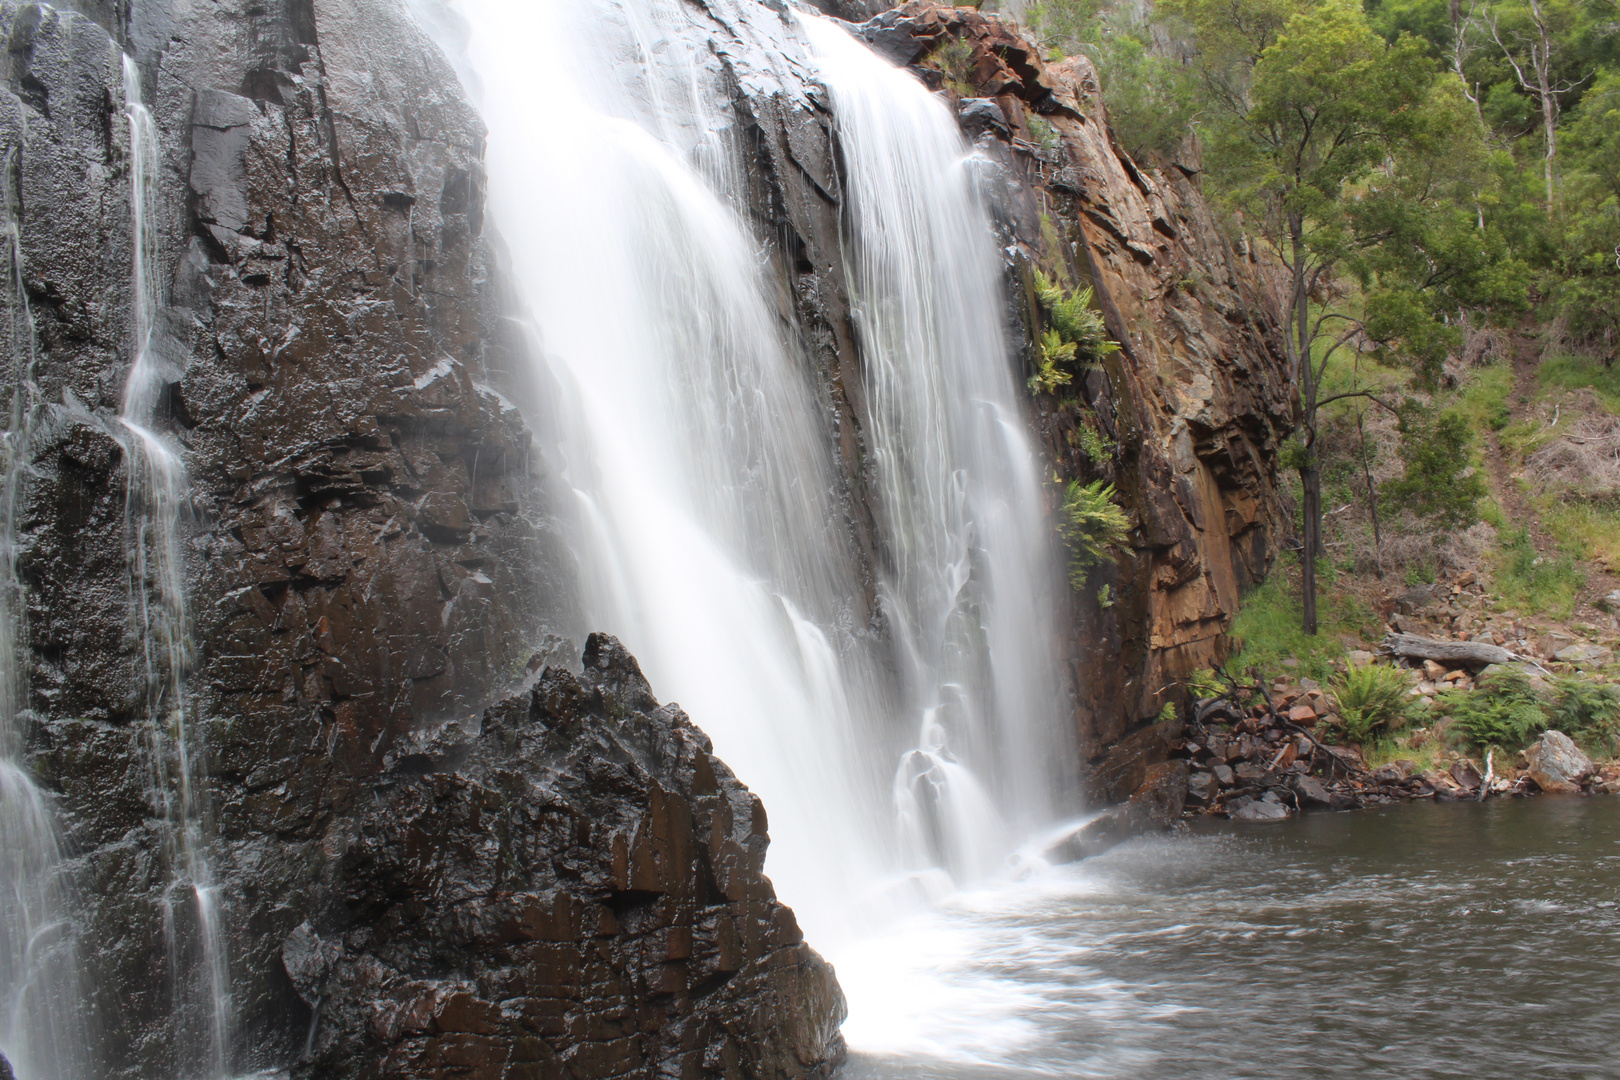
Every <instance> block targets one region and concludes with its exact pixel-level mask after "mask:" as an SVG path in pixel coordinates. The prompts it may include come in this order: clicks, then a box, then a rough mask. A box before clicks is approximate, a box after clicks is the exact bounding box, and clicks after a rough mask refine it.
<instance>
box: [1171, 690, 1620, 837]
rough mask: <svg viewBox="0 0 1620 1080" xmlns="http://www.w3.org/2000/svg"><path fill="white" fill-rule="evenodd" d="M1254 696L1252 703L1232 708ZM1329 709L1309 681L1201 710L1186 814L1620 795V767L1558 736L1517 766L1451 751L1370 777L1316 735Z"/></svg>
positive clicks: (1256, 816) (1257, 816)
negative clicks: (1488, 797) (1435, 760)
mask: <svg viewBox="0 0 1620 1080" xmlns="http://www.w3.org/2000/svg"><path fill="white" fill-rule="evenodd" d="M1450 674H1452V673H1444V674H1443V675H1442V678H1449V676H1450ZM1457 681H1458V682H1463V681H1468V678H1467V676H1466V675H1464V677H1463V679H1461V680H1457ZM1251 695H1253V696H1256V697H1258V698H1259V701H1258V703H1257V704H1255V705H1252V706H1249V707H1247V708H1243V707H1240V706H1239V705H1237V704H1235V702H1234V699H1236V700H1238V701H1241V700H1244V699H1247V698H1249V697H1250V696H1251ZM1332 710H1333V703H1332V700H1331V698H1329V697H1328V695H1327V694H1326V693H1324V692H1323V690H1322V688H1321V686H1320V685H1318V684H1317V683H1316V682H1315V681H1314V680H1312V679H1309V678H1302V679H1299V680H1298V681H1297V682H1293V683H1290V682H1288V681H1286V680H1277V681H1276V682H1275V683H1273V684H1271V686H1270V687H1266V686H1264V685H1260V684H1249V685H1239V686H1238V687H1237V688H1235V689H1234V691H1233V692H1232V694H1231V695H1230V696H1228V697H1218V698H1210V699H1205V700H1202V701H1199V702H1197V703H1196V704H1195V705H1194V707H1193V717H1192V720H1191V722H1190V723H1189V724H1188V725H1187V729H1186V733H1185V737H1184V739H1183V740H1182V742H1181V744H1180V746H1179V748H1178V751H1177V752H1178V753H1179V755H1180V756H1181V757H1182V758H1185V760H1186V761H1187V764H1188V770H1189V771H1188V778H1187V810H1188V811H1190V812H1193V813H1208V814H1218V815H1225V816H1227V817H1229V818H1231V819H1232V820H1234V821H1255V822H1259V821H1280V820H1282V819H1284V818H1287V817H1290V816H1292V815H1294V814H1296V813H1300V812H1303V811H1308V810H1352V809H1357V808H1360V807H1365V806H1374V805H1379V804H1386V803H1395V802H1409V801H1412V800H1416V799H1435V800H1437V801H1440V802H1451V801H1454V800H1458V799H1479V798H1483V797H1484V795H1485V794H1498V795H1530V794H1535V793H1537V792H1543V791H1544V792H1549V793H1559V794H1572V793H1576V792H1587V793H1592V794H1615V793H1620V763H1615V764H1611V765H1607V766H1604V767H1602V768H1601V769H1600V768H1598V767H1597V766H1595V765H1593V763H1592V762H1591V761H1590V760H1589V759H1588V758H1587V757H1586V755H1585V754H1583V753H1581V751H1580V749H1579V748H1578V747H1576V745H1575V743H1574V742H1573V741H1572V740H1571V739H1570V738H1569V737H1568V736H1566V735H1564V734H1563V733H1561V732H1557V731H1549V732H1546V733H1545V734H1544V735H1543V736H1542V737H1541V740H1540V741H1539V742H1537V743H1535V744H1534V745H1532V746H1531V747H1530V748H1529V749H1528V750H1526V751H1525V752H1524V753H1523V754H1521V755H1520V762H1519V763H1509V762H1502V761H1491V762H1489V763H1488V764H1482V763H1481V762H1479V761H1478V760H1476V759H1474V758H1471V757H1467V756H1464V755H1460V754H1455V753H1447V754H1445V755H1443V761H1442V763H1441V765H1440V766H1437V767H1435V768H1431V769H1428V770H1426V771H1422V770H1420V767H1419V766H1418V765H1417V763H1416V762H1413V761H1408V760H1398V761H1394V762H1390V763H1389V764H1386V765H1381V766H1379V767H1378V768H1376V769H1369V768H1367V765H1366V762H1365V760H1364V759H1363V757H1362V753H1361V750H1360V748H1359V747H1356V746H1354V745H1346V746H1334V745H1330V744H1328V743H1327V742H1325V741H1324V739H1323V738H1322V736H1321V735H1320V734H1319V732H1321V731H1322V729H1324V728H1327V727H1329V726H1330V725H1331V724H1333V723H1335V722H1336V721H1337V719H1338V718H1337V717H1336V716H1335V715H1334V713H1333V711H1332ZM1411 737H1412V738H1413V739H1415V740H1416V741H1417V745H1418V746H1422V745H1423V743H1424V741H1425V740H1426V739H1432V738H1435V737H1437V735H1436V734H1435V733H1434V732H1432V731H1430V730H1429V729H1426V728H1419V729H1417V730H1416V731H1414V732H1413V733H1412V736H1411ZM1482 788H1484V789H1485V791H1484V792H1483V793H1482V790H1481V789H1482Z"/></svg>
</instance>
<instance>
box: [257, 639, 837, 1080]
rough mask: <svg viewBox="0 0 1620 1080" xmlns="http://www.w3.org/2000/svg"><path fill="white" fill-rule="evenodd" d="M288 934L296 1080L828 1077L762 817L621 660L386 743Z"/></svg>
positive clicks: (613, 652)
mask: <svg viewBox="0 0 1620 1080" xmlns="http://www.w3.org/2000/svg"><path fill="white" fill-rule="evenodd" d="M372 791H373V793H374V798H372V799H368V800H367V802H366V804H365V806H364V807H363V808H360V809H359V810H358V811H357V813H356V814H355V815H354V817H353V818H352V819H351V820H350V822H349V823H348V825H347V826H346V829H345V842H344V843H345V846H344V849H343V850H342V851H341V853H336V854H335V855H334V857H333V858H332V859H331V860H330V862H329V863H328V865H327V867H326V868H325V870H324V872H323V874H322V875H321V879H320V883H319V886H318V892H319V894H320V896H321V900H320V901H319V902H317V903H316V904H314V905H312V910H311V911H310V918H309V921H307V922H304V923H302V924H300V925H299V926H298V927H296V928H295V929H294V930H293V931H292V933H290V934H289V935H288V936H287V938H286V939H285V941H284V943H283V945H282V961H283V964H284V965H285V967H286V970H287V973H288V975H289V977H290V978H291V980H292V982H293V984H294V985H295V986H296V987H297V990H298V993H299V995H300V996H301V997H302V998H303V1000H304V1001H305V1003H306V1004H308V1006H309V1007H310V1008H311V1009H313V1010H316V1011H317V1012H318V1013H319V1021H318V1023H319V1026H318V1028H316V1029H315V1032H314V1035H313V1039H312V1050H313V1054H312V1057H311V1058H310V1059H309V1061H307V1062H306V1063H305V1064H303V1065H301V1066H300V1067H299V1070H298V1075H312V1076H334V1077H335V1076H372V1077H377V1078H379V1080H381V1078H385V1077H387V1078H421V1080H428V1078H432V1077H440V1076H445V1075H463V1074H465V1075H475V1076H476V1075H488V1076H503V1077H519V1076H521V1077H529V1076H532V1077H552V1076H577V1077H587V1076H588V1077H603V1078H607V1077H643V1076H691V1077H697V1076H715V1077H777V1078H782V1080H788V1078H794V1077H822V1076H827V1075H829V1074H830V1071H831V1069H832V1067H833V1066H834V1065H835V1064H836V1063H837V1061H838V1060H839V1058H840V1056H841V1054H842V1045H843V1044H842V1039H841V1037H840V1036H839V1034H838V1025H839V1024H840V1023H841V1022H842V1020H843V1018H844V1003H843V996H842V994H841V993H840V991H839V989H838V984H837V982H836V981H835V980H834V978H833V973H832V969H831V968H830V967H829V966H828V965H827V964H826V962H825V961H823V960H822V959H821V958H820V957H819V956H817V955H816V953H815V952H814V950H812V949H811V948H810V947H809V946H808V945H806V944H805V943H804V938H803V935H802V934H801V933H800V932H799V927H798V924H797V923H796V922H795V921H794V918H793V913H792V912H791V911H789V910H788V909H787V908H786V907H784V906H783V905H782V904H780V903H778V902H777V900H776V896H775V894H774V892H773V891H772V889H771V884H770V881H769V880H768V879H766V877H765V876H764V871H763V867H764V861H765V847H766V843H767V838H766V833H765V810H764V807H763V806H761V805H760V802H759V800H758V799H757V798H755V797H754V796H753V795H752V794H751V793H750V792H749V791H748V789H747V788H745V787H743V786H742V785H741V784H740V783H738V782H737V780H736V778H735V777H733V776H732V775H731V772H730V770H729V769H727V768H726V766H725V765H724V764H723V763H722V762H720V761H719V760H718V759H717V758H715V757H714V756H713V754H712V753H711V748H710V745H709V741H708V739H707V738H706V737H705V736H704V735H703V733H702V732H701V731H699V730H698V729H697V728H695V727H694V726H692V724H691V722H690V721H689V720H687V718H686V716H685V714H683V713H682V712H681V711H680V709H679V708H677V707H676V706H673V705H662V706H661V705H659V704H658V703H657V701H656V700H655V699H654V698H653V695H652V692H651V691H650V689H649V688H648V686H647V683H646V681H645V680H644V679H643V678H642V676H641V671H640V669H639V668H638V667H637V666H636V662H635V661H634V660H633V659H632V658H631V657H630V656H629V655H628V654H627V653H625V651H624V650H623V648H622V647H621V646H620V645H619V643H618V642H617V641H615V640H614V639H612V638H609V637H604V636H598V635H593V636H592V637H591V638H590V639H589V641H588V642H587V643H586V646H585V655H584V662H583V669H582V672H581V674H580V675H578V676H575V675H573V674H570V673H569V672H568V671H566V670H563V669H558V668H547V669H546V670H545V672H544V674H543V675H542V676H541V678H540V679H539V681H538V683H537V684H536V685H535V687H534V688H533V689H532V690H530V691H528V692H527V693H525V694H522V695H520V696H518V697H514V698H511V699H508V700H506V701H504V702H502V703H501V704H499V705H497V706H495V707H493V708H491V709H490V710H488V711H487V712H485V713H484V716H483V720H482V723H481V725H479V726H478V727H477V729H476V730H468V728H467V727H466V726H464V725H462V724H457V723H451V724H448V725H445V726H443V727H440V728H436V729H434V730H432V731H431V732H424V733H422V734H419V735H417V736H415V737H414V738H412V739H410V740H407V741H405V742H403V743H401V744H399V745H397V746H396V747H395V748H394V750H393V751H392V752H391V754H390V755H389V760H388V766H387V768H386V769H385V770H384V772H383V773H382V774H381V775H380V776H379V777H378V778H377V779H376V780H375V781H374V783H373V786H372Z"/></svg>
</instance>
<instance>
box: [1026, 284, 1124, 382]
mask: <svg viewBox="0 0 1620 1080" xmlns="http://www.w3.org/2000/svg"><path fill="white" fill-rule="evenodd" d="M1035 296H1036V298H1037V299H1038V300H1039V301H1040V303H1041V307H1042V309H1043V310H1045V312H1046V317H1047V321H1048V322H1049V323H1050V327H1049V328H1048V329H1047V330H1046V331H1045V332H1044V333H1043V334H1042V335H1041V339H1040V341H1039V342H1038V350H1039V356H1038V358H1037V367H1036V371H1035V374H1034V376H1032V377H1031V378H1030V380H1029V388H1030V390H1031V391H1032V392H1035V393H1047V394H1053V393H1056V392H1057V390H1058V388H1059V387H1062V386H1067V385H1068V384H1069V382H1070V380H1071V379H1072V378H1073V377H1074V374H1075V373H1076V371H1078V370H1079V369H1080V368H1082V367H1085V366H1088V365H1092V364H1095V363H1097V362H1098V361H1099V360H1101V359H1102V358H1103V357H1105V356H1107V355H1108V354H1109V353H1112V352H1117V351H1118V350H1119V344H1118V343H1117V342H1113V341H1110V340H1108V327H1107V326H1106V325H1105V324H1104V323H1103V317H1102V312H1100V311H1098V310H1096V309H1095V308H1093V307H1092V306H1091V299H1092V291H1091V290H1090V289H1089V288H1087V289H1082V290H1080V291H1079V292H1078V293H1075V294H1073V295H1072V296H1071V295H1070V294H1069V293H1067V292H1066V291H1065V290H1064V289H1063V286H1061V285H1059V284H1058V283H1057V282H1055V281H1053V280H1052V279H1051V278H1049V277H1047V276H1046V275H1045V274H1044V273H1043V272H1042V271H1041V270H1040V268H1039V267H1037V268H1036V269H1035Z"/></svg>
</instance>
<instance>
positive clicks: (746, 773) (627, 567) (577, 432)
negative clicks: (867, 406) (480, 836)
mask: <svg viewBox="0 0 1620 1080" xmlns="http://www.w3.org/2000/svg"><path fill="white" fill-rule="evenodd" d="M461 8H462V10H463V11H465V12H466V13H467V14H468V15H470V16H471V18H472V21H473V24H474V26H475V28H476V29H477V30H478V31H479V33H478V34H477V37H476V38H475V41H474V50H475V51H474V61H475V63H476V66H477V70H478V74H479V79H480V82H481V83H482V88H483V99H484V100H483V107H484V110H485V115H486V119H487V121H488V122H489V124H490V126H491V130H492V139H491V145H490V151H489V154H490V164H491V194H492V204H493V209H494V211H495V213H496V214H497V215H498V218H499V222H500V228H501V231H502V235H503V237H504V238H505V239H506V241H507V242H508V244H509V246H510V248H511V251H512V258H513V261H514V264H515V270H516V275H517V278H518V280H519V282H520V284H521V285H522V287H523V289H524V292H525V295H526V298H527V300H528V301H529V303H530V305H531V307H532V310H533V312H534V315H535V319H536V322H537V325H538V332H539V336H540V338H541V339H542V348H543V350H544V354H545V356H546V359H547V361H548V363H549V364H550V366H551V369H552V371H553V372H554V374H555V376H556V378H557V380H558V382H559V383H561V385H562V386H563V387H564V390H565V393H566V394H567V395H568V397H569V400H568V401H567V402H566V404H565V407H564V408H562V409H560V410H559V412H561V413H562V414H563V415H564V417H565V418H566V424H567V427H566V430H564V431H563V432H562V433H561V438H562V443H563V447H564V454H565V456H566V470H565V478H566V480H567V482H568V483H569V484H571V485H572V487H573V489H574V493H575V496H576V498H577V510H578V520H579V535H578V541H577V544H576V547H577V550H578V554H579V557H580V562H581V566H582V571H583V579H584V587H585V592H586V594H587V595H586V606H587V611H588V615H589V618H590V620H591V623H592V625H593V626H596V627H601V628H610V629H611V630H612V631H613V632H615V633H617V634H620V635H621V636H622V637H623V638H624V639H625V640H626V643H627V644H628V645H629V646H630V647H631V648H632V650H633V651H634V652H635V653H636V654H637V655H638V656H639V657H640V658H641V661H642V663H643V665H644V666H645V667H646V669H647V673H648V675H649V677H650V678H651V679H652V681H653V684H654V685H655V686H658V687H659V688H660V689H661V690H662V691H663V692H664V693H666V694H667V695H669V696H670V697H671V698H673V699H675V700H678V701H680V702H681V704H682V705H684V706H685V707H686V708H687V709H688V710H690V711H691V712H692V713H693V715H694V716H698V717H701V720H702V723H703V726H704V727H705V729H706V730H707V731H708V732H709V733H710V734H711V735H712V736H713V738H714V739H715V742H716V744H717V747H718V748H719V749H720V752H721V753H722V754H723V755H724V756H725V758H726V760H727V761H728V762H729V763H730V764H731V765H732V766H733V767H734V768H735V769H736V770H737V772H738V773H739V775H741V776H742V777H744V778H745V779H746V780H747V782H749V783H750V784H752V785H754V787H755V788H756V790H758V791H760V792H761V793H763V794H764V795H765V797H766V798H767V800H768V803H769V806H770V811H771V815H772V835H773V838H774V846H773V852H774V854H773V863H772V870H773V876H774V877H775V878H776V880H777V883H778V886H779V887H780V888H781V891H782V893H783V894H784V895H785V896H789V897H792V898H794V899H795V901H796V902H798V903H799V904H800V907H801V910H802V911H803V912H804V913H805V914H806V916H808V917H809V918H810V919H811V920H812V921H815V919H816V918H817V913H818V912H827V911H836V910H838V909H839V907H841V906H842V905H843V903H844V902H845V901H846V900H847V898H848V897H849V896H850V895H851V894H852V893H853V892H857V891H859V890H860V889H863V888H865V887H867V885H869V884H870V882H872V881H873V880H875V879H876V878H877V876H878V875H880V874H881V873H882V872H883V870H884V868H885V867H886V866H887V865H889V864H890V862H891V861H892V859H891V854H890V848H891V847H892V841H891V839H890V838H889V837H888V836H886V835H885V832H886V830H882V829H875V828H873V827H872V823H873V821H874V820H876V819H877V818H878V817H879V816H880V815H882V814H884V805H883V804H884V801H885V797H886V793H884V792H883V791H882V788H881V775H882V771H883V770H875V769H873V768H872V765H873V764H874V761H873V758H872V755H871V754H869V753H867V752H866V751H867V749H868V747H867V743H868V741H869V739H870V733H869V732H868V731H867V730H865V726H866V725H867V724H869V723H870V718H871V717H872V715H873V714H874V712H875V711H876V701H877V700H878V699H879V698H880V697H881V694H880V692H879V691H877V690H875V689H874V685H875V682H876V680H875V679H873V678H871V677H870V676H869V675H864V674H863V673H862V667H863V665H866V664H868V663H869V657H868V656H866V655H864V654H863V651H862V650H863V648H865V647H866V646H864V645H863V643H862V642H861V633H862V631H861V629H860V627H858V626H857V625H855V623H856V620H855V618H854V616H853V614H852V611H851V606H852V599H853V598H854V597H855V596H856V595H857V592H858V580H857V576H856V570H855V567H854V560H853V557H852V555H851V553H850V551H849V548H848V544H847V540H846V538H845V537H844V536H843V535H842V533H841V532H840V529H839V525H838V523H839V520H840V518H841V514H840V512H839V509H838V506H837V504H836V502H835V499H834V495H833V491H834V482H833V466H832V459H831V453H830V451H829V449H828V446H829V440H828V438H827V434H826V432H825V431H824V430H823V421H822V419H821V417H820V415H819V412H818V410H817V408H816V406H815V397H814V394H813V390H812V387H811V386H810V383H809V380H808V377H807V375H806V366H805V365H803V364H801V363H799V362H798V358H797V357H796V356H795V355H794V354H793V352H792V351H791V348H790V343H789V341H788V339H787V337H786V335H785V334H784V331H783V326H782V323H781V321H780V319H779V317H778V316H777V314H776V312H775V311H774V309H773V308H772V307H771V306H770V305H769V303H768V302H767V299H766V295H765V291H764V282H763V279H762V274H761V270H762V266H763V262H762V259H763V255H762V252H761V251H760V249H759V248H758V246H757V245H756V244H755V243H754V242H753V241H752V240H750V239H749V238H748V237H747V235H746V234H745V232H744V230H743V228H742V226H741V223H740V221H739V219H738V216H737V214H736V212H735V211H734V210H733V209H732V207H731V206H729V205H727V203H726V202H725V201H723V198H722V196H723V195H724V194H725V193H726V188H727V186H728V184H729V183H730V182H731V180H730V178H731V177H733V176H734V175H735V170H734V169H733V168H732V167H731V166H730V165H729V164H728V162H729V161H731V160H733V155H732V148H731V146H730V135H731V133H730V132H729V131H727V130H726V129H725V128H724V126H723V122H722V120H721V116H722V115H723V110H722V109H720V108H718V107H714V108H710V109H708V110H707V111H704V109H703V108H700V107H699V106H698V105H697V104H695V103H701V102H713V101H723V100H724V99H723V98H722V97H720V96H719V93H720V88H719V85H718V83H719V65H718V62H717V60H716V59H715V57H714V56H713V54H712V53H710V52H709V51H708V50H707V47H706V45H705V44H704V42H705V41H706V40H707V36H708V35H709V34H711V33H713V30H714V28H713V27H712V26H708V25H704V24H703V22H702V20H703V16H702V14H701V13H700V12H698V10H697V9H695V8H692V7H690V6H688V5H677V4H665V3H661V2H654V3H649V4H635V5H617V4H612V3H607V4H602V5H600V6H597V7H592V6H591V5H584V6H582V9H581V10H578V11H569V10H564V9H562V7H561V6H558V7H549V6H534V5H529V4H520V3H504V2H500V0H475V2H471V3H467V4H464V5H462V6H461ZM778 29H779V30H785V27H782V26H781V24H780V23H779V24H778ZM548 50H554V53H553V52H549V51H548ZM602 56H614V57H617V58H618V61H617V63H615V64H613V65H610V66H607V67H603V66H600V65H574V64H573V63H572V60H573V59H576V58H584V59H594V58H599V57H602ZM537 64H538V65H539V66H541V67H544V68H545V69H547V70H557V71H570V76H569V77H566V78H560V79H557V80H555V81H554V83H553V85H554V88H555V97H554V99H553V101H552V102H551V103H550V104H549V105H548V107H547V108H546V110H545V112H544V116H543V127H542V126H540V124H539V123H538V121H540V120H541V119H542V118H541V117H540V116H539V115H538V114H537V113H536V112H535V111H534V110H533V109H532V108H530V107H529V105H527V104H526V103H525V99H526V91H525V90H524V87H525V86H526V85H528V83H529V81H530V78H531V73H532V71H533V70H535V67H536V65H537ZM570 69H573V70H570ZM632 70H633V71H639V72H642V73H644V74H645V76H646V77H645V79H641V80H631V81H628V82H620V81H619V78H620V76H621V75H622V74H623V73H624V72H626V71H632ZM609 110H611V111H609ZM696 166H700V167H701V168H699V167H696ZM863 770H865V771H866V772H869V773H870V774H871V775H870V776H868V777H863V776H862V772H863ZM831 929H832V928H831V927H828V928H826V931H827V932H831Z"/></svg>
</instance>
